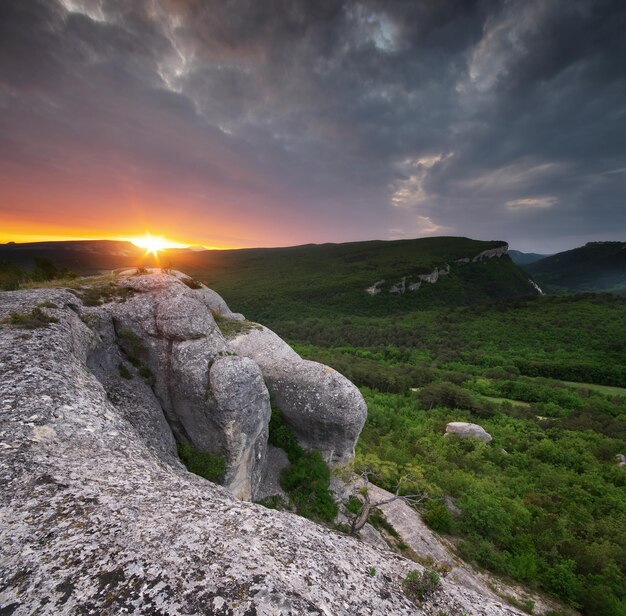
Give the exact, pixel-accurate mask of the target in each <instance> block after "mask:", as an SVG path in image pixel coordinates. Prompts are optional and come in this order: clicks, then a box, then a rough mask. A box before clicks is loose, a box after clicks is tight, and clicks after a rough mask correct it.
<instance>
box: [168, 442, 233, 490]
mask: <svg viewBox="0 0 626 616" xmlns="http://www.w3.org/2000/svg"><path fill="white" fill-rule="evenodd" d="M176 450H177V451H178V457H179V458H180V460H181V462H182V463H183V464H184V465H185V466H186V467H187V470H189V471H190V472H192V473H194V474H195V475H200V477H204V478H205V479H208V480H209V481H212V482H214V483H221V482H222V481H223V479H224V475H225V474H226V458H225V457H224V456H216V455H214V454H212V453H209V452H208V451H199V450H198V449H195V448H194V447H192V446H191V445H188V444H187V443H177V444H176Z"/></svg>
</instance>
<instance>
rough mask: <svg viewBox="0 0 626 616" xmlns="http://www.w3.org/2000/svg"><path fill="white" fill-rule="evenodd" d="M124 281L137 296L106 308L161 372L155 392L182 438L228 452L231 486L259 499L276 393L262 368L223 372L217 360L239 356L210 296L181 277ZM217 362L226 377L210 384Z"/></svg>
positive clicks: (145, 362) (123, 335)
mask: <svg viewBox="0 0 626 616" xmlns="http://www.w3.org/2000/svg"><path fill="white" fill-rule="evenodd" d="M121 284H122V285H124V286H129V287H130V288H132V289H133V290H135V291H136V294H135V295H133V296H132V297H131V298H130V299H128V300H127V301H126V302H123V303H112V304H108V305H106V306H105V307H104V310H105V311H106V312H107V314H109V315H110V316H111V318H112V319H113V323H114V325H115V330H116V333H117V342H118V344H120V346H121V347H122V348H123V349H124V351H125V352H126V354H127V355H128V356H129V359H130V360H131V361H134V362H139V363H140V364H141V367H140V371H142V370H143V371H144V374H145V372H146V370H147V372H148V374H152V375H153V378H154V382H153V389H154V392H155V394H156V396H157V398H158V400H159V402H160V404H161V407H162V408H163V412H164V413H165V416H166V417H167V420H168V422H169V424H170V426H171V427H172V430H173V432H174V434H175V436H176V438H177V439H178V440H179V441H183V442H184V441H187V442H190V443H191V444H192V445H193V446H194V447H195V448H197V449H199V450H201V451H209V452H211V453H213V454H215V455H223V456H225V458H226V463H227V472H226V479H225V485H226V486H227V487H229V489H231V491H232V492H233V493H234V494H236V495H237V496H238V497H240V498H245V499H251V498H254V497H255V490H256V488H257V487H258V485H259V483H260V480H261V477H262V475H263V470H264V463H265V451H266V448H267V423H268V421H269V395H268V392H267V389H266V387H265V385H264V383H263V381H262V378H261V376H260V372H259V370H258V368H256V367H253V366H250V365H249V363H247V362H234V361H233V362H230V364H229V365H231V364H232V365H234V364H237V370H238V374H235V372H237V370H230V371H224V370H221V371H220V369H219V366H221V365H222V364H219V363H218V364H217V365H215V360H216V359H219V358H221V357H223V356H225V355H228V354H231V355H232V354H233V353H232V351H231V349H230V348H229V346H228V344H227V343H226V341H225V340H224V337H223V336H222V334H221V333H220V331H219V329H218V328H217V326H216V323H215V320H214V318H213V315H212V312H211V310H210V309H209V308H208V306H207V304H206V302H205V301H204V300H203V297H204V296H203V295H201V294H200V295H199V294H198V293H197V291H198V290H197V289H191V288H189V287H188V286H187V285H185V284H184V283H183V282H181V277H180V276H177V275H168V274H163V273H161V272H155V273H149V274H147V275H130V276H126V277H122V279H121ZM212 365H213V367H214V368H215V369H216V374H220V375H221V378H220V382H219V383H218V384H216V383H210V382H209V369H210V367H211V366H212ZM255 369H256V371H255ZM244 381H246V383H247V387H244V384H243V382H244ZM210 392H214V393H215V392H218V393H219V394H220V396H219V397H218V396H215V395H209V393H210ZM234 401H236V404H235V403H234ZM233 405H234V406H233ZM225 418H228V419H225Z"/></svg>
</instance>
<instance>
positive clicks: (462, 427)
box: [444, 421, 493, 443]
mask: <svg viewBox="0 0 626 616" xmlns="http://www.w3.org/2000/svg"><path fill="white" fill-rule="evenodd" d="M450 434H454V435H456V436H460V437H461V438H474V439H476V440H479V441H482V442H483V443H489V442H491V441H492V440H493V438H492V436H491V434H489V432H487V431H486V430H485V429H484V428H483V427H482V426H479V425H478V424H473V423H466V422H464V421H452V422H450V423H449V424H448V425H447V426H446V433H445V434H444V436H449V435H450Z"/></svg>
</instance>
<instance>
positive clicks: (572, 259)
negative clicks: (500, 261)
mask: <svg viewBox="0 0 626 616" xmlns="http://www.w3.org/2000/svg"><path fill="white" fill-rule="evenodd" d="M523 267H524V269H525V270H526V271H527V272H528V273H529V274H531V275H532V277H533V278H534V280H535V281H536V282H537V283H538V284H539V286H540V287H541V288H542V289H543V290H544V291H548V292H552V293H577V292H583V291H609V292H614V293H624V292H626V242H589V243H588V244H585V245H584V246H581V247H580V248H574V249H573V250H567V251H565V252H559V253H557V254H555V255H552V256H550V257H546V258H545V259H541V260H539V261H535V262H534V263H530V264H528V265H524V266H523Z"/></svg>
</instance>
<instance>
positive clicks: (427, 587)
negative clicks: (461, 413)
mask: <svg viewBox="0 0 626 616" xmlns="http://www.w3.org/2000/svg"><path fill="white" fill-rule="evenodd" d="M440 583H441V580H440V578H439V575H438V574H437V573H435V572H434V571H430V570H428V569H424V571H417V570H416V569H414V570H413V571H409V573H407V575H406V577H405V578H404V580H403V581H402V587H403V588H404V594H405V595H406V596H407V597H408V598H409V599H411V601H413V602H415V603H422V602H423V601H426V600H427V599H428V598H429V597H431V596H432V595H433V593H434V592H435V591H436V590H437V588H439V585H440Z"/></svg>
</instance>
